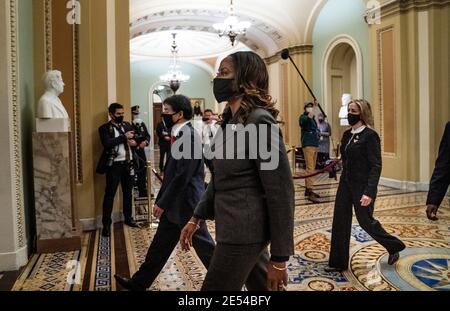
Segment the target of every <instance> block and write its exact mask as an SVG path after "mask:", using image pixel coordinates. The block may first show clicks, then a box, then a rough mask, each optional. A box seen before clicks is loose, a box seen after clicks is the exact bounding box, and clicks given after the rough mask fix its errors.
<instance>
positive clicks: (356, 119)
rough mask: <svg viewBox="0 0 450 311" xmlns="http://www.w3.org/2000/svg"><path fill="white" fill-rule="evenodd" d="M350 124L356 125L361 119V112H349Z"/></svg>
mask: <svg viewBox="0 0 450 311" xmlns="http://www.w3.org/2000/svg"><path fill="white" fill-rule="evenodd" d="M347 118H348V124H350V125H351V126H355V125H356V124H357V123H358V122H359V121H361V115H359V114H351V113H349V114H348V117H347Z"/></svg>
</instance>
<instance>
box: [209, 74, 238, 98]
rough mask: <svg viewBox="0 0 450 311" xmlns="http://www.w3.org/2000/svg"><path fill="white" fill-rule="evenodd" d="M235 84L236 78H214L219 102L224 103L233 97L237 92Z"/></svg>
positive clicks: (215, 95) (215, 93) (215, 91)
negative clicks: (234, 87)
mask: <svg viewBox="0 0 450 311" xmlns="http://www.w3.org/2000/svg"><path fill="white" fill-rule="evenodd" d="M233 85H234V79H221V78H216V79H214V97H215V98H216V100H217V102H219V103H223V102H226V101H228V100H230V99H231V98H233V96H234V95H235V94H236V92H235V91H234V89H233Z"/></svg>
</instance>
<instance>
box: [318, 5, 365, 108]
mask: <svg viewBox="0 0 450 311" xmlns="http://www.w3.org/2000/svg"><path fill="white" fill-rule="evenodd" d="M365 12H366V4H365V1H363V0H329V1H328V2H327V3H326V4H325V6H324V7H323V9H322V11H321V12H320V15H319V17H318V19H317V21H316V24H315V27H314V32H313V45H314V49H313V72H314V92H315V94H316V96H317V97H318V99H319V101H321V102H323V98H322V73H323V69H322V62H323V59H324V56H325V53H326V50H327V47H328V46H329V44H330V43H331V41H332V40H333V39H334V38H335V37H337V36H338V35H343V34H345V35H348V36H350V37H352V38H353V39H354V40H356V42H357V43H358V45H359V47H360V49H361V52H362V55H363V67H364V68H363V73H364V97H365V98H366V99H367V100H369V101H371V89H370V85H371V84H370V61H371V55H370V49H369V27H368V25H367V24H366V23H365V21H364V18H363V15H364V13H365ZM323 104H324V105H326V104H327V103H323Z"/></svg>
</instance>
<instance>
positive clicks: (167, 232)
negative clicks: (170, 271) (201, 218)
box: [132, 214, 215, 288]
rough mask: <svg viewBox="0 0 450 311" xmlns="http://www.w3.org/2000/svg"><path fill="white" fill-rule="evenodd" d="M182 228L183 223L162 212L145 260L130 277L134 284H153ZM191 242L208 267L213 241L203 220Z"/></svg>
mask: <svg viewBox="0 0 450 311" xmlns="http://www.w3.org/2000/svg"><path fill="white" fill-rule="evenodd" d="M183 228H184V225H178V224H174V223H171V222H170V221H169V220H168V219H167V217H166V216H165V215H164V214H163V216H162V217H161V220H160V222H159V226H158V229H157V231H156V234H155V236H154V238H153V241H152V243H151V245H150V248H149V249H148V252H147V256H146V258H145V262H144V263H143V264H142V265H141V267H140V268H139V270H138V271H137V272H136V273H135V274H134V275H133V277H132V281H133V282H134V283H135V284H137V285H138V286H140V287H142V288H149V287H150V286H151V285H152V284H153V282H154V281H155V279H156V277H157V276H158V275H159V273H160V272H161V270H162V269H163V268H164V266H165V264H166V263H167V260H169V257H170V255H171V254H172V252H173V250H174V249H175V247H176V246H177V244H178V242H179V239H180V234H181V230H182V229H183ZM192 243H193V246H194V249H195V251H196V253H197V255H198V257H199V258H200V260H201V261H202V263H203V265H204V266H205V267H206V268H207V269H208V267H209V264H210V262H211V258H212V255H213V252H214V247H215V243H214V240H213V238H212V237H211V235H210V234H209V232H208V229H207V227H206V223H205V222H202V224H201V226H200V229H199V230H197V232H196V233H195V234H194V236H193V239H192Z"/></svg>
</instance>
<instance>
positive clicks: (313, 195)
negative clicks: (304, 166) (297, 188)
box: [309, 191, 321, 199]
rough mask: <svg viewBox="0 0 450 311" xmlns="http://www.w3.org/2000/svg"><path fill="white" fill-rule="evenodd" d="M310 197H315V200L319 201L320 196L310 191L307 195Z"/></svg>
mask: <svg viewBox="0 0 450 311" xmlns="http://www.w3.org/2000/svg"><path fill="white" fill-rule="evenodd" d="M309 196H310V197H315V198H316V199H320V198H321V196H320V195H319V194H318V193H315V192H314V191H311V193H310V194H309Z"/></svg>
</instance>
